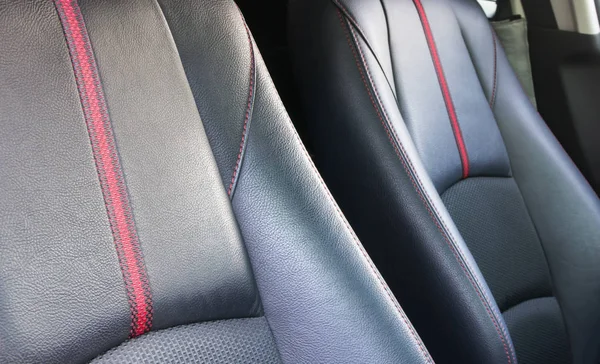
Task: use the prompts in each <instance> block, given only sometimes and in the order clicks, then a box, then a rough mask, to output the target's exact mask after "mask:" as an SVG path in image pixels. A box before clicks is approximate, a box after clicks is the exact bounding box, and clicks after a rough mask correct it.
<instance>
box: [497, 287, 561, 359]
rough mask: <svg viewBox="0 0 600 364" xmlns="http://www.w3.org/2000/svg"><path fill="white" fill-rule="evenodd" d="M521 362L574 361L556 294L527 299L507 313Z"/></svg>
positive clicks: (509, 326) (507, 321) (505, 314)
mask: <svg viewBox="0 0 600 364" xmlns="http://www.w3.org/2000/svg"><path fill="white" fill-rule="evenodd" d="M504 321H505V322H506V326H507V327H508V331H509V332H510V335H511V337H512V339H513V343H514V345H515V350H516V352H517V359H518V360H519V364H538V363H544V364H566V363H570V362H571V352H570V348H569V339H568V337H567V332H566V330H565V325H564V323H563V318H562V314H561V311H560V307H559V306H558V302H557V301H556V299H555V298H554V297H543V298H536V299H533V300H529V301H525V302H523V303H521V304H519V305H516V306H515V307H513V308H511V309H509V310H508V311H506V312H505V313H504Z"/></svg>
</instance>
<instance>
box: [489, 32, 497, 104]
mask: <svg viewBox="0 0 600 364" xmlns="http://www.w3.org/2000/svg"><path fill="white" fill-rule="evenodd" d="M490 30H491V32H492V41H493V43H494V83H493V85H492V95H491V97H490V108H491V109H494V105H495V104H496V87H497V81H498V50H497V48H498V46H497V44H496V34H495V32H494V29H492V26H491V25H490Z"/></svg>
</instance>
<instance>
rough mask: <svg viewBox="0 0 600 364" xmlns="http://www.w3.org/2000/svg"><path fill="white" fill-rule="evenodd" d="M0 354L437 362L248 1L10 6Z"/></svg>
mask: <svg viewBox="0 0 600 364" xmlns="http://www.w3.org/2000/svg"><path fill="white" fill-rule="evenodd" d="M0 34H2V36H0V191H1V194H0V363H19V364H21V363H81V362H88V361H90V360H94V362H97V363H179V362H194V363H200V362H201V363H274V362H286V363H367V362H377V363H401V362H402V363H426V362H429V363H431V362H432V360H431V358H430V356H429V354H428V352H427V350H426V349H425V348H424V346H423V344H422V342H421V341H420V339H419V337H418V336H417V335H416V333H415V332H414V329H413V328H412V326H411V324H410V323H409V322H408V321H407V319H406V317H405V315H404V313H403V312H402V309H401V308H400V306H399V305H398V303H397V301H396V300H395V298H394V297H393V295H392V294H391V293H390V292H389V289H388V288H387V286H386V284H385V282H384V281H383V280H382V279H381V277H380V275H379V274H378V272H377V271H376V270H375V268H374V267H373V265H372V262H371V261H370V259H369V257H368V256H367V255H366V253H365V252H364V250H363V248H362V246H361V245H360V242H359V241H358V240H357V239H356V237H355V235H354V234H353V232H352V230H351V229H350V228H349V227H348V225H347V222H346V220H345V219H344V217H343V216H342V215H341V213H340V211H339V209H338V208H337V206H336V204H335V203H334V202H333V200H332V199H331V197H330V194H329V192H328V191H327V189H326V187H325V186H324V184H323V183H322V181H321V179H320V177H319V175H318V173H317V172H316V171H315V170H314V167H313V165H312V164H311V161H310V159H309V157H308V155H307V153H306V151H305V149H304V147H303V146H302V143H301V142H300V141H299V139H298V137H297V134H296V132H295V130H294V129H293V127H292V125H291V123H290V121H289V119H288V117H287V115H286V112H285V110H284V108H283V106H282V104H281V102H280V100H279V98H278V96H277V93H276V92H275V89H274V87H273V85H272V83H271V80H270V78H269V76H268V74H267V71H266V69H265V66H264V64H263V62H262V60H261V58H260V55H259V54H258V52H257V51H256V48H255V45H254V43H253V41H252V38H251V36H250V34H249V33H248V31H247V29H246V27H245V25H244V22H243V19H242V17H241V16H240V13H239V12H238V10H237V8H236V7H235V5H234V4H233V2H231V1H217V0H215V1H213V0H206V1H191V0H186V1H181V0H172V1H170V0H164V1H163V0H161V1H160V2H158V3H157V2H155V1H152V0H130V1H108V0H90V1H88V0H81V1H78V2H77V1H74V0H56V1H54V2H53V1H48V0H33V1H21V0H14V1H13V0H8V1H2V2H0Z"/></svg>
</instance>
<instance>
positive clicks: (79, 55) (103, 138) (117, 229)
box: [54, 0, 154, 337]
mask: <svg viewBox="0 0 600 364" xmlns="http://www.w3.org/2000/svg"><path fill="white" fill-rule="evenodd" d="M54 4H55V7H56V10H57V12H58V15H59V19H60V21H61V24H62V27H63V30H64V35H65V39H66V43H67V46H68V49H69V55H70V57H71V62H72V64H73V71H74V74H75V80H76V83H77V89H78V92H79V97H80V101H81V107H82V111H83V115H84V119H85V123H86V126H87V131H88V136H89V138H90V144H91V147H92V154H93V157H94V163H95V165H96V171H97V173H98V179H99V182H100V187H101V190H102V195H103V198H104V205H105V207H106V211H107V215H108V220H109V225H110V228H111V232H112V235H113V239H114V245H115V249H116V252H117V258H118V261H119V265H120V268H121V273H122V275H123V281H124V283H125V291H126V294H127V301H128V304H129V310H130V319H131V326H130V332H129V336H130V337H136V336H139V335H141V334H143V333H146V332H148V331H150V329H151V327H152V320H153V316H154V310H153V305H152V293H151V290H150V284H149V282H148V275H147V272H146V269H145V265H144V260H143V256H142V251H141V248H140V243H139V238H138V236H137V231H136V228H135V223H134V220H133V214H132V211H131V204H130V203H129V197H128V194H127V188H126V185H125V180H124V177H123V171H122V169H121V165H120V162H119V156H118V153H117V149H116V143H115V138H114V134H113V130H112V126H111V121H110V118H109V115H108V108H107V105H106V100H105V98H104V93H103V90H102V85H101V81H100V76H99V74H98V67H97V65H96V61H95V59H94V55H93V50H92V46H91V43H90V39H89V37H88V34H87V29H86V27H85V23H84V21H83V16H82V14H81V11H80V9H79V6H78V4H77V1H76V0H55V1H54Z"/></svg>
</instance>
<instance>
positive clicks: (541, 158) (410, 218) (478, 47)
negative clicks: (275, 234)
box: [289, 0, 600, 363]
mask: <svg viewBox="0 0 600 364" xmlns="http://www.w3.org/2000/svg"><path fill="white" fill-rule="evenodd" d="M425 18H426V19H425ZM289 19H290V25H289V33H290V42H291V44H292V51H293V52H292V53H293V59H294V62H295V68H296V73H297V75H298V77H297V80H298V84H299V85H300V87H301V89H302V96H303V102H304V105H305V108H306V110H307V118H306V119H307V120H308V121H309V125H308V130H309V131H310V132H311V136H312V137H313V138H314V143H313V144H314V146H315V154H316V156H317V160H319V161H320V165H319V167H320V170H321V171H322V173H323V174H324V177H325V179H326V181H327V183H328V184H329V186H331V188H332V191H333V193H334V195H335V196H336V199H337V200H338V201H339V202H340V205H341V206H342V208H343V210H344V213H346V215H347V216H348V218H349V220H350V222H351V224H352V226H353V227H354V228H355V229H356V231H357V233H358V235H359V237H360V238H361V240H362V241H363V242H364V243H365V246H366V248H367V250H368V251H369V253H370V254H371V255H372V256H373V258H374V261H375V262H376V263H377V265H378V267H379V268H380V269H381V270H382V273H383V275H384V277H385V278H386V280H387V281H388V282H389V283H390V286H391V288H392V290H393V291H394V293H395V294H396V296H397V297H398V299H399V300H400V302H401V303H402V305H403V307H405V309H406V311H407V314H408V316H409V317H410V319H411V321H413V322H414V323H415V326H416V328H417V331H418V332H419V333H420V335H421V336H422V337H423V339H424V341H425V343H426V345H427V346H428V348H429V349H430V351H431V352H432V355H433V357H434V358H435V359H436V360H437V361H438V362H473V363H482V362H485V363H515V362H516V361H517V358H516V357H515V354H514V350H513V348H512V344H511V337H510V335H509V333H508V331H509V330H508V329H507V327H506V326H505V324H504V320H503V318H502V317H500V316H501V315H500V313H499V312H500V309H499V307H498V305H497V302H495V301H496V300H498V303H500V305H501V308H502V309H503V310H506V309H509V308H510V307H513V306H514V305H518V304H521V302H523V301H525V302H529V301H530V300H532V299H537V298H540V297H547V296H554V297H555V298H556V300H557V302H558V307H559V308H560V310H559V311H558V313H557V311H556V310H554V311H552V313H553V314H554V315H559V314H560V315H562V316H563V317H564V325H565V326H566V332H568V334H569V335H568V336H565V335H563V334H564V332H561V331H560V325H561V322H563V321H561V320H560V317H548V316H540V317H539V319H540V320H545V319H548V320H550V321H551V322H550V321H548V324H551V325H554V326H553V327H554V328H555V329H557V330H558V331H557V332H559V334H557V335H558V337H562V339H563V340H568V342H563V343H562V344H561V346H560V347H561V348H568V347H570V348H571V351H572V358H571V360H573V361H574V362H575V363H595V362H597V361H598V359H599V358H598V355H599V353H598V350H597V348H598V347H600V329H599V322H600V320H599V319H598V315H600V310H599V309H598V307H600V306H599V305H598V299H600V294H599V292H600V291H599V290H600V284H598V282H600V281H599V280H598V275H599V273H598V267H599V266H598V264H595V263H593V262H597V261H598V257H599V256H598V254H599V253H600V213H599V211H600V202H599V200H598V197H597V196H596V195H594V193H593V191H592V190H591V189H590V187H589V185H588V184H587V183H586V182H585V180H584V179H583V178H582V177H581V174H580V173H579V171H577V170H576V168H575V167H574V166H573V164H572V162H571V161H570V160H569V158H568V156H567V155H566V154H565V152H564V151H563V150H562V148H561V147H560V145H558V143H557V142H556V140H555V139H554V137H553V136H552V135H551V133H550V132H549V130H548V128H547V127H546V126H545V125H544V123H543V121H542V120H541V119H540V117H539V115H538V114H537V113H536V112H535V109H534V108H533V107H532V105H531V104H530V102H529V100H528V99H527V97H526V95H525V94H524V93H523V91H522V89H521V87H520V85H519V83H518V80H517V79H516V77H515V76H514V73H513V72H512V70H511V68H510V65H509V64H508V61H507V60H506V56H505V54H504V52H503V50H502V48H501V46H500V44H499V42H498V41H497V39H496V36H495V34H494V33H493V29H491V27H490V24H489V22H488V20H487V18H486V17H485V15H484V14H483V12H482V10H481V8H480V6H479V5H478V4H477V2H476V1H473V0H451V1H444V0H402V1H387V0H382V1H377V0H365V1H358V0H331V1H328V0H304V1H302V0H296V1H292V2H291V8H290V11H289ZM425 23H427V24H425ZM428 33H431V34H428ZM433 45H434V46H435V50H434V49H432V48H433ZM436 54H437V56H436ZM440 69H441V72H440ZM440 73H443V77H440ZM442 79H443V82H442ZM444 83H446V84H444ZM448 95H449V99H450V100H451V101H452V104H453V107H454V109H455V112H456V119H457V121H458V125H459V126H460V130H461V132H462V137H463V139H464V144H465V146H466V150H467V154H468V160H469V167H470V168H469V176H470V177H475V178H474V179H473V180H470V179H466V180H463V179H462V175H464V170H463V171H462V172H461V158H460V155H459V152H458V150H457V143H456V141H455V138H454V135H453V130H452V124H451V122H452V120H449V116H450V119H452V117H451V115H450V114H451V113H449V112H448V105H449V103H448ZM480 178H482V179H484V178H485V179H488V178H489V179H494V180H495V181H500V180H506V181H509V180H510V181H512V182H511V186H505V185H494V186H492V185H489V186H487V187H489V188H485V191H486V192H485V193H483V190H481V189H477V188H467V186H469V185H470V184H471V183H476V182H475V181H476V180H478V179H480ZM461 186H462V187H461ZM471 187H473V186H471ZM479 187H481V186H479ZM461 189H462V192H460V193H458V192H459V190H461ZM445 194H447V195H445ZM440 195H441V196H445V198H443V199H442V198H440ZM509 202H510V203H509ZM446 203H448V204H449V205H448V206H446V205H445V204H446ZM447 207H448V208H449V209H450V213H448V211H447V210H448V209H447ZM453 218H455V219H456V224H455V221H453ZM456 225H458V226H456ZM469 248H472V249H473V254H471V252H470V250H469ZM500 254H502V255H500ZM472 255H474V258H475V259H473V256H472ZM478 263H480V264H481V267H482V270H483V274H482V272H480V269H479V267H478ZM510 267H512V268H510ZM519 272H521V274H518V273H519ZM484 278H485V279H484ZM521 278H522V279H521ZM486 280H489V283H490V285H491V286H492V290H491V292H490V291H489V290H488V287H487V283H486ZM423 287H426V289H424V288H423ZM491 293H494V296H495V297H492V294H491ZM528 312H529V313H531V312H533V311H528ZM511 317H512V316H511ZM584 317H587V318H589V319H587V320H586V319H584ZM513 319H514V320H521V319H522V320H524V321H523V322H522V325H525V326H524V327H526V326H527V325H528V324H531V323H532V322H534V321H535V320H533V318H532V317H528V318H527V319H526V318H524V316H514V317H513ZM518 325H520V324H517V323H516V322H515V321H513V322H512V326H513V327H516V326H518ZM532 325H533V324H532ZM534 326H535V325H534ZM534 326H530V327H529V328H528V329H527V330H530V329H531V328H532V327H534ZM527 332H532V333H534V332H535V330H530V331H527ZM513 339H514V338H513ZM517 339H518V340H523V336H522V335H519V336H517ZM535 340H537V341H536V345H537V346H536V347H538V348H539V347H544V345H546V346H545V347H546V349H547V351H551V350H550V349H549V346H550V345H554V344H552V343H550V341H547V340H545V339H544V336H543V335H541V334H540V335H539V336H537V338H535ZM528 342H529V343H530V341H528ZM524 346H526V345H525V344H524V343H523V342H519V345H517V347H518V348H523V347H524ZM540 350H542V349H540ZM565 350H566V351H567V353H568V351H569V350H568V349H565ZM516 355H517V356H519V352H517V353H516ZM523 355H526V354H523ZM559 356H560V357H565V356H569V355H568V354H567V355H565V353H564V352H563V353H562V354H560V355H559ZM540 362H544V359H543V358H542V357H540Z"/></svg>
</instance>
